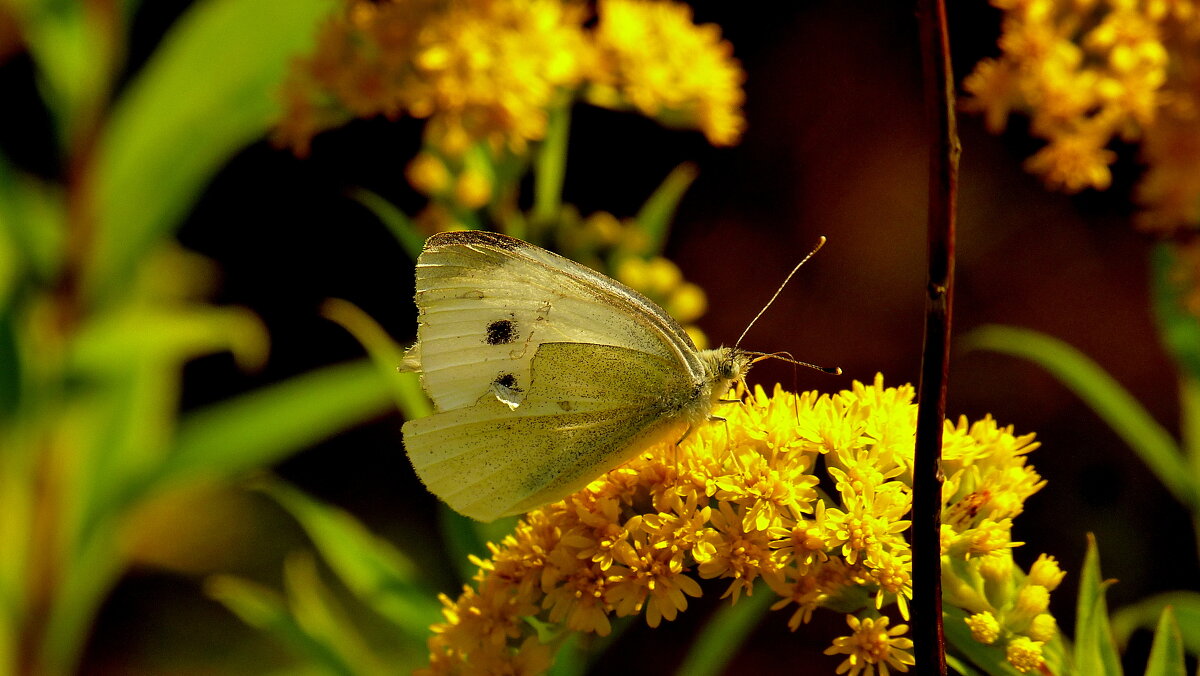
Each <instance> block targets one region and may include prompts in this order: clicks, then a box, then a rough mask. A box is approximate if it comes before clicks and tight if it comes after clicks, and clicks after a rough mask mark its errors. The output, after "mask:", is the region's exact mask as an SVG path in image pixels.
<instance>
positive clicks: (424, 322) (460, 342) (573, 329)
mask: <svg viewBox="0 0 1200 676" xmlns="http://www.w3.org/2000/svg"><path fill="white" fill-rule="evenodd" d="M417 306H418V308H419V310H420V327H419V329H418V343H419V345H420V353H419V359H420V369H421V371H422V379H423V383H424V386H425V390H426V392H427V393H428V394H429V396H430V398H431V399H432V400H433V402H434V406H435V408H436V409H437V410H438V411H450V410H454V409H457V408H461V407H464V406H473V405H475V403H476V402H477V401H478V400H479V398H480V397H481V396H483V395H485V394H487V393H489V392H490V391H491V392H494V391H495V389H496V388H495V386H494V385H493V383H494V382H495V380H496V378H497V377H500V376H502V375H504V374H511V376H512V378H513V379H514V380H515V381H517V382H527V381H528V379H529V375H530V370H531V362H532V360H533V357H534V355H535V354H536V353H537V349H538V346H539V345H541V344H543V343H547V342H572V343H590V344H598V345H616V346H620V347H625V348H629V349H631V350H635V351H639V352H644V353H647V354H651V355H654V356H656V357H659V358H661V359H664V360H667V361H668V362H670V363H673V364H676V365H677V366H676V368H677V369H678V370H680V371H681V372H683V373H687V374H690V375H692V376H693V377H695V376H697V375H698V374H700V373H701V371H702V367H701V366H700V365H699V363H698V362H697V361H696V357H695V355H696V348H695V346H694V345H693V344H692V342H691V339H690V338H688V337H687V334H686V333H685V332H684V331H683V329H682V328H680V327H679V324H678V323H677V322H675V321H674V320H673V319H671V318H670V317H669V316H668V315H667V314H666V313H665V312H663V311H662V310H661V309H660V308H658V306H656V305H655V304H654V303H652V302H651V301H649V300H648V299H646V298H645V297H644V296H642V295H641V294H638V293H637V292H636V291H633V290H631V289H629V288H627V287H625V286H624V285H622V284H619V283H618V282H615V281H614V280H611V279H608V278H607V277H605V276H603V275H601V274H599V273H597V272H595V271H593V270H590V269H588V268H586V267H584V266H582V265H579V264H578V263H575V262H573V261H570V260H568V259H565V258H562V257H561V256H557V255H555V254H552V253H550V252H548V251H545V250H544V249H540V248H538V247H535V246H532V245H530V244H527V243H525V242H522V241H520V240H516V239H513V238H511V237H505V236H503V235H498V234H495V233H487V232H480V231H471V232H453V233H441V234H439V235H434V236H433V237H431V238H430V239H429V241H428V242H427V243H426V246H425V250H424V251H423V252H422V253H421V256H420V258H419V260H418V263H417ZM498 396H500V397H501V398H502V399H505V397H506V396H507V397H508V398H507V399H505V400H506V401H507V404H506V405H509V406H511V405H514V404H517V403H519V400H520V393H518V392H514V391H511V390H510V391H508V392H500V393H499V395H498Z"/></svg>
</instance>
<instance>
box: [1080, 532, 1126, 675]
mask: <svg viewBox="0 0 1200 676" xmlns="http://www.w3.org/2000/svg"><path fill="white" fill-rule="evenodd" d="M1079 578H1080V579H1079V598H1078V603H1077V607H1076V611H1075V668H1076V670H1077V672H1078V673H1080V674H1094V675H1095V676H1120V675H1121V674H1122V673H1123V671H1122V670H1121V658H1120V655H1118V654H1117V645H1116V642H1115V641H1114V640H1113V634H1112V630H1111V629H1110V628H1109V624H1108V604H1107V602H1106V601H1105V600H1104V592H1105V590H1106V589H1108V587H1109V586H1110V585H1112V583H1113V582H1115V580H1103V579H1102V578H1101V576H1100V550H1099V549H1098V548H1097V547H1096V538H1095V537H1094V536H1093V535H1092V534H1091V533H1089V534H1088V548H1087V555H1086V556H1085V557H1084V560H1083V570H1082V571H1081V572H1080V576H1079Z"/></svg>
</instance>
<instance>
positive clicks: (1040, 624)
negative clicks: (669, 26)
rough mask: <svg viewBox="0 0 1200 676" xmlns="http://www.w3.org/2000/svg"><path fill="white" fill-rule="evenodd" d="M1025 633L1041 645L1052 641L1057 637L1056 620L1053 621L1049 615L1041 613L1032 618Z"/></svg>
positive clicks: (1052, 617)
mask: <svg viewBox="0 0 1200 676" xmlns="http://www.w3.org/2000/svg"><path fill="white" fill-rule="evenodd" d="M1026 633H1028V634H1029V638H1032V639H1033V640H1035V641H1041V642H1043V643H1047V642H1050V641H1053V640H1054V637H1055V636H1058V620H1055V619H1054V616H1053V615H1051V614H1050V613H1042V614H1041V615H1038V616H1037V617H1035V618H1033V621H1032V622H1030V623H1029V629H1027V630H1026Z"/></svg>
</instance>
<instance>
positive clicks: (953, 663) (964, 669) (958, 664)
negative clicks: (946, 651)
mask: <svg viewBox="0 0 1200 676" xmlns="http://www.w3.org/2000/svg"><path fill="white" fill-rule="evenodd" d="M946 666H948V667H950V668H951V669H953V670H954V672H955V673H957V674H961V676H980V675H981V673H982V672H980V671H978V670H976V669H975V668H974V667H972V666H971V665H970V664H969V663H968V662H964V661H963V660H960V659H958V658H957V657H955V656H954V655H946Z"/></svg>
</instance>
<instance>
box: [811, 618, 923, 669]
mask: <svg viewBox="0 0 1200 676" xmlns="http://www.w3.org/2000/svg"><path fill="white" fill-rule="evenodd" d="M846 624H848V625H850V628H851V629H853V630H854V633H853V634H851V635H850V636H840V637H838V638H835V639H833V645H831V646H830V647H828V648H826V649H825V654H826V655H846V656H847V657H846V659H845V660H843V661H842V663H841V664H839V665H838V668H837V673H839V674H848V675H849V676H858V674H864V675H866V676H873V674H875V673H876V670H878V673H879V674H880V676H887V674H888V673H889V671H888V667H889V666H890V667H891V668H893V669H895V670H896V671H901V672H905V671H908V668H909V667H910V666H912V665H913V664H916V659H915V658H913V656H912V653H910V652H908V651H909V650H911V649H912V646H913V642H912V639H908V638H903V634H904V633H905V632H907V631H908V625H905V624H900V625H896V626H895V627H892V628H891V629H888V626H887V625H888V618H886V617H880V618H877V619H871V618H869V617H868V618H864V619H859V618H857V617H855V616H854V615H847V616H846Z"/></svg>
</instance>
